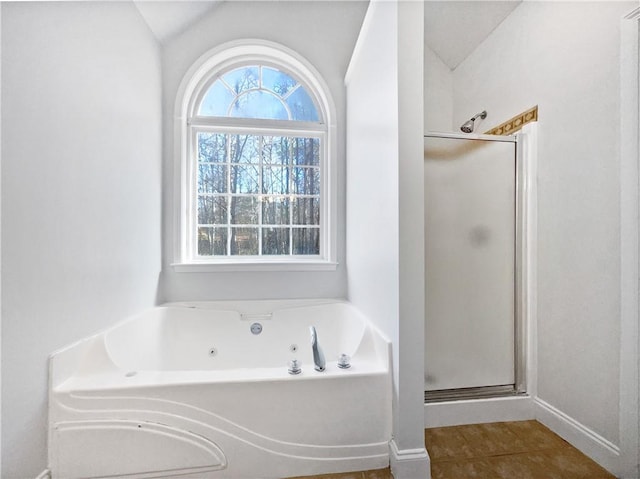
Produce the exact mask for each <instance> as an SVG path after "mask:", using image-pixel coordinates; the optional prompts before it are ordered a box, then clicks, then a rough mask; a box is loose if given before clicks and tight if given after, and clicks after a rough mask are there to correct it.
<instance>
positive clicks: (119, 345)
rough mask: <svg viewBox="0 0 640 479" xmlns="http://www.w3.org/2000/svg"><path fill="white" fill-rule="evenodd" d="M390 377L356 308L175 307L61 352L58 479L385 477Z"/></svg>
mask: <svg viewBox="0 0 640 479" xmlns="http://www.w3.org/2000/svg"><path fill="white" fill-rule="evenodd" d="M254 323H260V325H261V326H262V332H261V333H260V334H253V333H252V331H251V329H252V328H251V325H252V324H254ZM309 326H315V327H316V330H317V334H318V341H319V344H320V345H321V347H322V349H323V350H324V354H325V357H326V370H325V371H324V372H317V371H315V370H314V368H313V359H312V352H311V345H310V334H309ZM342 353H345V354H348V355H349V356H351V367H350V368H348V369H342V368H339V367H338V366H337V359H338V357H339V356H340V354H342ZM293 358H296V359H298V360H299V361H301V363H302V373H300V374H298V375H291V374H289V373H288V362H289V361H290V360H291V359H293ZM390 371H391V370H390V343H389V342H388V341H387V340H385V339H384V338H383V337H382V336H381V335H380V334H379V333H378V332H377V331H376V330H375V329H374V328H372V327H371V325H370V324H369V323H368V321H367V320H366V318H364V317H363V316H362V315H361V314H360V313H359V312H358V311H357V310H356V309H355V308H354V307H353V306H352V305H350V304H349V303H346V302H341V301H329V300H308V301H300V300H298V301H245V302H207V303H189V304H187V303H181V304H168V305H165V306H163V307H159V308H155V309H152V310H149V311H146V312H144V313H142V314H140V315H138V316H135V317H133V318H130V319H128V320H126V321H123V322H121V323H119V324H117V325H115V326H114V327H112V328H110V329H108V330H106V331H104V332H102V333H100V334H98V335H96V336H93V337H90V338H87V339H84V340H82V341H80V342H78V343H76V344H73V345H71V346H69V347H67V348H64V349H63V350H61V351H58V352H56V353H54V354H53V355H52V356H51V358H50V398H49V467H50V469H51V472H52V477H53V478H54V479H56V478H63V479H70V478H79V477H135V478H150V477H173V476H182V475H187V476H186V477H210V478H246V479H254V478H283V477H289V476H298V475H310V474H319V473H330V472H341V471H354V470H366V469H377V468H383V467H386V466H387V465H388V462H389V454H388V441H389V440H390V438H391V387H392V386H391V372H390Z"/></svg>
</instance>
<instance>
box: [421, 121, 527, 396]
mask: <svg viewBox="0 0 640 479" xmlns="http://www.w3.org/2000/svg"><path fill="white" fill-rule="evenodd" d="M424 166H425V168H424V172H425V173H424V175H425V176H424V181H425V288H426V291H425V298H426V304H425V316H426V318H425V321H426V324H425V348H426V350H425V391H426V393H425V395H426V397H427V398H428V397H429V392H434V391H443V390H445V391H454V390H464V389H467V388H489V389H490V388H499V387H502V389H503V390H505V389H509V388H510V389H511V390H513V386H514V384H515V383H516V378H515V375H516V371H515V349H516V341H515V333H516V314H515V310H516V298H515V294H516V260H515V254H516V193H517V191H516V188H517V185H516V181H517V179H516V173H517V172H516V143H515V139H513V138H511V137H487V136H482V135H476V136H474V137H471V136H467V137H459V136H457V135H441V136H437V135H436V134H433V135H428V136H426V137H425V164H424Z"/></svg>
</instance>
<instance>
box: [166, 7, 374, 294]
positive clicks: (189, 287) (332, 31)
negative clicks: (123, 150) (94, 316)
mask: <svg viewBox="0 0 640 479" xmlns="http://www.w3.org/2000/svg"><path fill="white" fill-rule="evenodd" d="M366 5H367V4H366V2H361V1H357V2H307V1H298V2H296V1H292V2H225V3H223V4H221V5H220V6H218V7H217V8H215V9H214V10H213V11H212V12H211V13H209V14H208V15H206V16H204V17H203V18H202V19H201V20H200V21H199V22H198V23H196V24H195V25H193V26H192V27H190V28H189V29H188V30H187V31H186V32H184V33H183V34H181V35H179V36H177V37H175V38H173V39H171V40H169V41H168V43H167V44H166V45H165V47H164V49H163V87H164V94H163V107H164V113H165V121H164V151H165V158H164V165H165V174H164V188H165V191H166V194H165V195H164V199H165V202H164V205H163V206H164V219H165V230H164V231H165V237H166V238H168V239H169V238H174V237H175V234H174V233H175V231H174V226H175V224H176V223H175V217H174V214H173V213H174V205H173V204H172V201H171V199H172V198H173V195H175V194H176V192H175V191H174V190H175V188H174V186H175V178H174V176H173V172H174V162H175V161H177V159H176V158H174V154H173V152H174V136H173V135H174V124H173V117H174V106H175V103H176V94H177V90H178V86H179V84H180V82H181V80H182V78H183V77H184V75H185V73H186V72H187V70H188V69H189V67H191V65H192V64H193V63H194V62H195V61H196V60H197V59H198V58H199V57H200V56H201V55H203V54H205V53H206V52H207V51H209V50H211V49H212V48H214V47H216V46H218V45H220V44H222V43H225V42H229V41H232V40H238V39H251V38H255V39H262V40H269V41H272V42H276V43H279V44H281V45H284V46H286V47H289V48H291V49H292V50H294V51H296V52H297V53H299V54H300V55H302V56H303V57H304V58H306V59H307V60H308V61H309V62H310V63H311V64H312V65H313V66H314V67H315V68H316V69H317V70H318V71H319V72H320V74H321V75H322V77H323V78H324V80H325V81H326V83H327V84H328V86H329V89H330V93H331V95H332V96H333V101H334V103H335V106H336V111H337V131H338V135H337V136H338V137H337V155H338V157H337V167H338V171H337V178H338V183H337V191H338V197H337V211H338V218H337V247H338V255H337V260H338V263H339V264H338V268H337V270H336V271H328V272H326V271H325V272H259V273H256V272H247V273H241V272H236V273H230V272H224V273H183V272H180V273H176V272H175V271H173V269H172V268H171V266H170V264H171V263H172V262H173V261H174V258H173V244H172V242H171V241H167V242H166V243H165V244H164V263H163V275H162V276H163V291H164V293H163V294H164V297H165V299H166V300H168V301H173V300H186V299H194V300H207V299H243V298H248V299H261V298H301V297H337V298H342V297H346V294H347V291H346V284H347V279H346V276H347V273H346V266H345V215H344V211H345V135H344V130H345V129H344V124H345V89H344V84H343V78H344V74H345V72H346V68H347V64H348V61H349V58H350V55H351V52H352V51H353V46H354V44H355V40H356V37H357V34H358V31H359V29H360V25H361V24H362V19H363V17H364V13H365V11H366Z"/></svg>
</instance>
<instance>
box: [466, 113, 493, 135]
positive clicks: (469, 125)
mask: <svg viewBox="0 0 640 479" xmlns="http://www.w3.org/2000/svg"><path fill="white" fill-rule="evenodd" d="M478 117H480V119H482V120H484V119H485V118H486V117H487V111H486V110H485V111H483V112H481V113H478V114H477V115H476V116H474V117H473V118H471V119H470V120H469V121H466V122H465V123H464V124H463V125H462V126H461V127H460V129H461V130H462V131H463V132H464V133H472V132H473V126H474V122H475V121H476V119H477V118H478Z"/></svg>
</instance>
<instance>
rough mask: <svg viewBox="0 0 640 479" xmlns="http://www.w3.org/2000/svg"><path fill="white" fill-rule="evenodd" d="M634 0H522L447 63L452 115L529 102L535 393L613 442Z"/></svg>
mask: <svg viewBox="0 0 640 479" xmlns="http://www.w3.org/2000/svg"><path fill="white" fill-rule="evenodd" d="M635 6H637V2H567V3H564V2H523V3H522V4H521V5H520V6H519V7H518V8H517V9H516V10H515V11H514V12H513V13H512V14H511V15H510V16H509V17H508V18H507V19H506V20H505V21H504V22H503V23H502V24H501V25H500V26H499V27H498V28H496V30H495V31H494V32H493V33H492V34H491V35H490V36H489V38H488V39H487V40H486V41H485V42H484V43H483V44H482V45H480V47H479V48H478V49H477V50H476V51H475V52H474V53H472V54H471V55H470V56H469V57H468V58H467V59H466V60H465V61H464V62H463V63H462V64H461V65H460V66H458V67H457V68H456V70H454V72H453V91H454V115H453V117H454V124H458V123H461V122H463V121H464V120H465V119H467V118H468V117H469V115H470V114H473V113H474V112H476V111H481V110H483V109H486V110H487V111H488V112H489V117H488V119H487V120H486V121H485V125H483V129H484V127H485V126H486V128H489V127H491V126H493V125H496V124H499V123H501V122H502V121H505V120H507V119H509V118H510V117H512V116H514V115H515V114H517V113H519V112H521V111H524V110H526V109H528V108H530V107H532V106H534V105H536V104H537V105H539V115H540V119H539V144H538V158H539V166H538V168H539V178H538V188H539V189H538V197H539V204H538V215H539V216H538V221H539V225H538V232H539V234H538V278H539V280H538V285H537V287H538V351H537V353H538V395H539V398H540V399H541V400H542V401H544V402H546V403H548V404H549V405H551V406H552V407H554V408H557V409H558V410H559V411H561V412H562V413H564V414H566V415H568V416H569V417H571V418H572V419H574V420H575V421H577V422H578V423H580V424H582V425H583V426H585V427H586V428H587V429H589V430H591V431H592V432H594V433H595V434H597V435H599V436H601V437H602V438H604V440H606V441H609V442H611V443H613V444H614V445H615V444H618V440H619V427H625V426H624V418H620V420H619V407H618V402H619V399H620V396H619V390H620V380H619V372H620V364H619V354H618V351H619V347H620V322H619V317H620V292H619V291H620V266H619V254H620V246H619V245H620V223H619V214H620V213H619V211H620V200H619V177H618V174H619V152H620V148H619V118H620V114H619V107H620V105H619V96H620V90H619V68H620V67H619V62H620V58H619V57H620V51H619V50H620V33H619V28H620V19H621V17H622V15H623V14H625V13H628V12H629V11H631V9H632V8H634V7H635Z"/></svg>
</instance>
